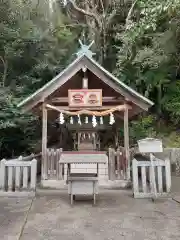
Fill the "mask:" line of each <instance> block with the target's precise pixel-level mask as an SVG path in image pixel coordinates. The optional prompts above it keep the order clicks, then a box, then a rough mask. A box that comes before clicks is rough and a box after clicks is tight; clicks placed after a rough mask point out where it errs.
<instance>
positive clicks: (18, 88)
mask: <svg viewBox="0 0 180 240" xmlns="http://www.w3.org/2000/svg"><path fill="white" fill-rule="evenodd" d="M55 14H56V15H55ZM59 14H60V11H56V13H54V15H53V17H52V11H51V10H50V8H49V1H41V4H38V1H34V0H28V1H18V0H6V1H5V0H4V1H1V2H0V20H1V23H0V31H1V34H0V85H1V89H0V130H1V135H0V152H1V153H0V158H2V157H11V156H12V155H19V154H22V153H23V152H26V153H27V152H31V151H33V148H34V146H35V145H37V144H36V143H37V140H38V139H40V134H41V128H40V122H39V120H38V118H35V117H34V116H32V115H30V114H28V115H27V114H23V113H21V112H20V110H19V109H17V103H18V102H20V101H21V100H22V99H23V98H24V97H25V96H27V95H29V94H31V93H32V92H34V91H35V90H37V89H38V88H39V87H41V86H43V85H44V84H45V83H46V82H47V81H49V80H51V79H52V77H53V76H55V75H56V74H57V73H59V72H60V71H61V70H62V69H63V68H64V67H65V66H66V64H67V62H68V61H69V60H71V59H70V58H71V56H72V52H74V48H75V47H76V44H75V45H74V42H77V41H76V39H77V35H78V29H77V31H76V32H75V31H74V30H73V29H71V28H68V27H66V26H65V24H64V23H63V21H64V17H63V14H62V13H61V15H59ZM60 16H61V17H62V18H61V17H60ZM39 150H40V149H39Z"/></svg>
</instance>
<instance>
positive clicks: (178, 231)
mask: <svg viewBox="0 0 180 240" xmlns="http://www.w3.org/2000/svg"><path fill="white" fill-rule="evenodd" d="M32 239H36V240H55V239H63V240H70V239H71V240H72V239H73V240H81V239H82V240H84V239H85V240H92V239H93V240H121V239H123V240H153V239H156V240H167V239H168V240H171V239H173V240H176V239H177V240H178V239H180V205H179V204H178V203H176V202H175V201H173V200H171V199H158V200H156V201H155V203H153V202H152V201H151V200H147V199H146V200H143V199H133V198H132V196H131V192H128V191H117V190H116V191H114V190H112V191H107V192H101V195H100V196H99V197H98V201H97V206H95V207H93V206H92V201H91V200H90V201H80V200H79V201H78V200H77V201H75V204H74V206H73V207H71V206H70V204H69V199H68V196H67V192H66V191H61V192H59V193H57V194H54V195H53V196H52V195H44V193H42V194H39V196H37V198H36V199H35V201H34V202H33V205H32V208H31V211H30V213H29V216H28V221H27V224H26V226H25V228H24V231H23V235H22V237H21V240H32Z"/></svg>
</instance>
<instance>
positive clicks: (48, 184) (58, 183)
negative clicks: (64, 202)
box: [41, 180, 68, 189]
mask: <svg viewBox="0 0 180 240" xmlns="http://www.w3.org/2000/svg"><path fill="white" fill-rule="evenodd" d="M41 187H42V188H49V189H68V187H67V184H66V181H65V180H41Z"/></svg>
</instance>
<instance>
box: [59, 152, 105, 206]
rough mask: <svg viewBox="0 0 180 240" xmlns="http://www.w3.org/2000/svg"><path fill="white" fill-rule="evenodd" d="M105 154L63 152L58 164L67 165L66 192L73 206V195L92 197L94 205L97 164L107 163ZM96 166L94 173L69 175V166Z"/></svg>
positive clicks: (97, 173)
mask: <svg viewBox="0 0 180 240" xmlns="http://www.w3.org/2000/svg"><path fill="white" fill-rule="evenodd" d="M107 160H108V158H107V155H106V153H105V152H88V153H87V152H71V153H69V152H68V153H66V152H63V153H62V155H61V158H60V161H59V163H60V164H67V166H68V167H67V182H68V190H69V194H70V197H71V204H73V196H75V195H93V203H94V204H96V194H97V193H98V176H99V164H105V163H107ZM87 163H88V164H96V165H97V172H96V173H71V164H87Z"/></svg>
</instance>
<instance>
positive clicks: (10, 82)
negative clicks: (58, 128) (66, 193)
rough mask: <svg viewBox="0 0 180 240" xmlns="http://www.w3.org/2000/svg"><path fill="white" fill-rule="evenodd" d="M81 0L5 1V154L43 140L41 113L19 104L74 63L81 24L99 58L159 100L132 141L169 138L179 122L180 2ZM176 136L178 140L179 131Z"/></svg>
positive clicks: (1, 102) (1, 96)
mask: <svg viewBox="0 0 180 240" xmlns="http://www.w3.org/2000/svg"><path fill="white" fill-rule="evenodd" d="M56 2H57V3H56ZM74 2H75V3H76V5H77V6H76V5H74V4H73V1H69V0H67V5H66V6H64V5H63V4H62V3H63V1H54V9H50V8H49V1H48V0H44V1H38V0H37V1H36V0H26V1H19V0H2V1H0V32H1V34H0V85H1V89H0V130H1V135H0V150H1V154H0V158H2V157H11V156H12V155H19V154H20V153H22V152H27V153H28V152H31V151H33V149H34V146H35V145H37V142H38V140H39V139H40V134H41V130H40V122H39V119H38V118H35V117H34V116H32V115H30V114H28V115H27V114H26V115H25V114H23V113H21V112H20V110H19V109H17V107H16V106H17V103H18V102H20V101H21V100H22V99H23V98H24V97H26V96H28V95H29V94H31V93H32V92H34V91H35V90H36V89H38V88H40V87H41V86H43V85H44V84H45V83H47V82H48V81H49V80H51V79H52V77H54V76H55V75H56V74H58V73H59V72H60V71H61V70H62V69H64V68H65V66H67V64H68V63H69V62H71V61H72V58H74V55H73V54H74V53H75V52H76V50H77V44H78V41H77V39H78V38H79V37H80V36H81V32H82V28H83V30H85V36H86V39H88V40H89V41H90V40H95V45H94V49H93V51H95V52H96V53H97V56H96V58H97V59H98V60H99V61H100V62H101V63H102V64H103V65H104V66H105V67H106V68H107V69H108V70H110V71H112V70H113V71H114V73H115V74H116V75H117V76H118V77H119V78H120V79H121V81H124V82H125V83H127V84H128V85H129V86H131V87H132V88H134V89H135V90H137V91H138V92H140V93H141V94H143V95H145V96H146V97H148V98H150V99H151V100H152V101H154V103H155V107H153V109H152V113H150V115H148V116H145V115H143V116H140V117H139V118H138V119H137V120H136V121H132V124H131V126H130V134H131V139H132V140H133V142H134V141H137V140H138V139H140V138H143V137H147V136H148V137H149V136H161V137H162V138H163V137H164V139H168V136H171V134H170V132H169V131H173V132H174V129H177V128H178V126H179V123H180V110H179V109H180V97H179V96H180V81H179V79H180V65H179V62H180V42H179V39H180V0H169V1H167V0H157V1H153V0H149V1H146V0H135V1H120V2H119V1H116V0H112V1H98V0H97V1H88V2H86V4H84V3H85V2H84V1H76V0H75V1H74ZM78 7H79V8H78ZM82 10H85V11H82ZM88 11H89V12H90V14H89V15H88V14H87V12H88ZM116 62H117V64H116ZM161 121H163V124H161ZM164 125H165V128H163V126H164ZM167 125H168V127H166V126H167ZM169 126H172V129H173V130H171V128H169ZM166 128H168V129H169V131H166ZM169 139H172V142H174V143H175V145H177V146H178V145H179V135H178V133H176V134H175V133H173V134H172V137H170V138H169ZM165 141H166V140H165ZM167 145H173V144H172V143H168V144H167Z"/></svg>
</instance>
